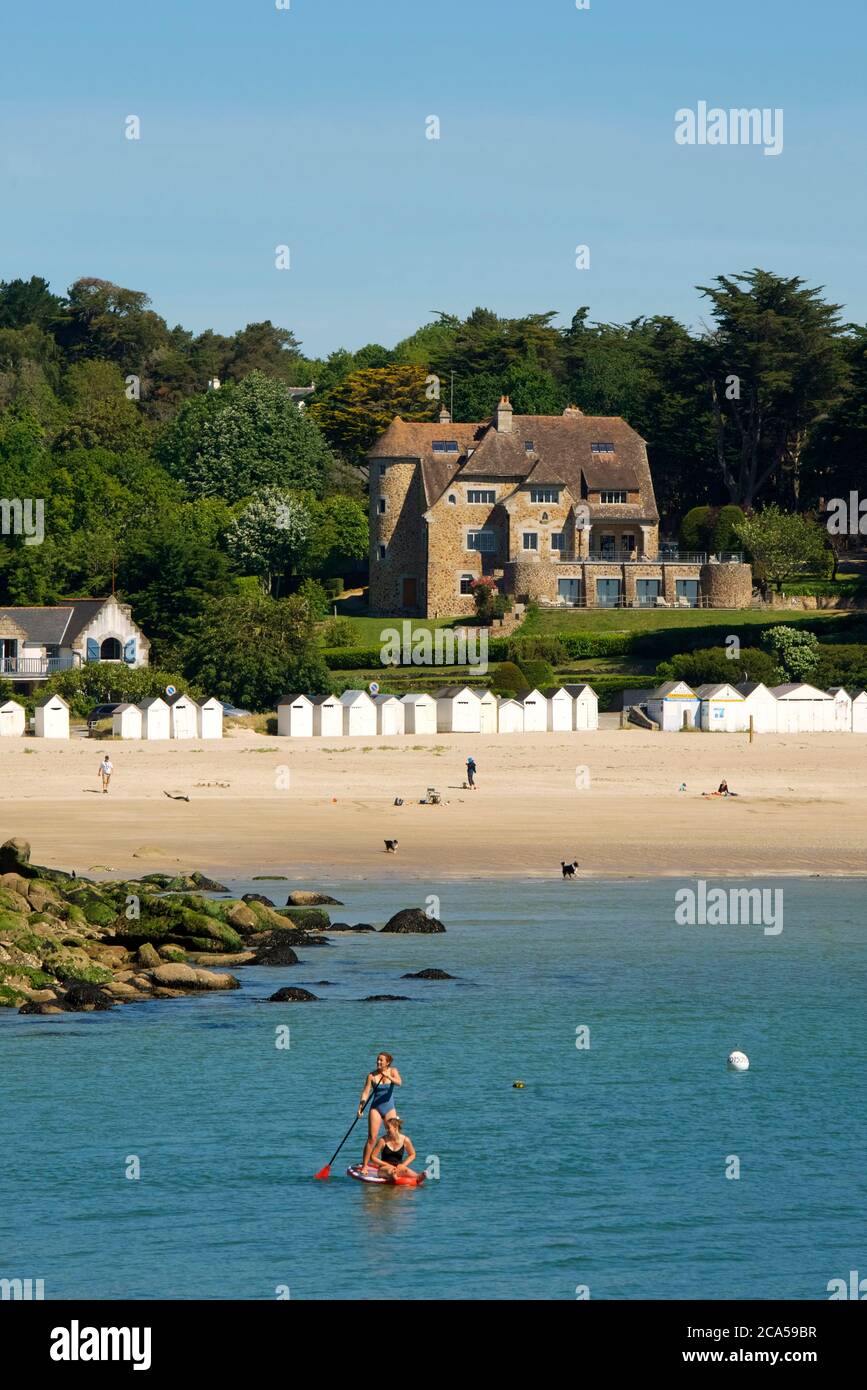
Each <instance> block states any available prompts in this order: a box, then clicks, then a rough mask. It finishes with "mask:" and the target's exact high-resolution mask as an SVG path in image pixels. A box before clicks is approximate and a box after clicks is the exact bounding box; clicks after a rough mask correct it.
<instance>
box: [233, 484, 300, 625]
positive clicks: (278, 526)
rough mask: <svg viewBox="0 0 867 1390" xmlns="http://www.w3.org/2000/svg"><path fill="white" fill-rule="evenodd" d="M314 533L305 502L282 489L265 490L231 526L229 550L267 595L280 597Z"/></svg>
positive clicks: (239, 565)
mask: <svg viewBox="0 0 867 1390" xmlns="http://www.w3.org/2000/svg"><path fill="white" fill-rule="evenodd" d="M312 530H313V522H312V518H311V516H310V512H309V511H308V509H307V508H306V507H305V505H304V503H303V502H302V501H300V500H299V499H298V498H296V497H293V496H292V494H291V493H289V492H283V491H282V490H281V489H280V488H276V487H269V488H262V489H261V491H259V492H257V493H256V494H255V496H253V497H251V499H250V501H249V502H248V503H247V505H246V506H245V507H244V509H243V511H242V512H240V514H239V515H238V516H237V517H236V518H235V520H234V521H233V523H232V525H231V526H230V527H229V530H228V531H227V533H226V548H227V549H228V552H229V554H230V555H231V557H232V559H233V560H234V561H235V563H236V565H237V566H238V568H239V569H240V570H241V571H242V573H244V574H255V575H257V576H258V577H259V579H260V580H261V582H262V588H263V590H264V592H265V593H266V594H270V595H271V597H272V598H279V596H280V589H281V587H282V585H283V582H284V579H285V577H286V575H287V574H291V573H292V571H293V569H294V568H295V565H296V563H297V561H298V559H299V558H300V556H301V555H302V554H303V553H304V551H305V549H306V548H307V545H308V542H309V540H310V535H311V532H312Z"/></svg>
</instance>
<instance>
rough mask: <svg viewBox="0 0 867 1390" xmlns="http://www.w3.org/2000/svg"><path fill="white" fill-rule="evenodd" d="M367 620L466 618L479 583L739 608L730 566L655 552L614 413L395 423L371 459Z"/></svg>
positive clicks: (641, 447)
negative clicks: (369, 615) (476, 421)
mask: <svg viewBox="0 0 867 1390" xmlns="http://www.w3.org/2000/svg"><path fill="white" fill-rule="evenodd" d="M368 458H369V460H370V523H371V524H370V534H371V552H370V611H371V613H374V614H389V615H394V614H400V615H404V616H407V617H428V618H437V617H442V616H447V615H452V614H457V615H460V614H469V613H472V612H473V611H474V607H475V605H474V603H473V597H472V589H471V585H472V582H473V580H474V579H478V578H479V577H481V576H482V575H486V576H490V577H492V578H493V579H495V580H496V581H497V583H498V585H499V587H500V588H501V589H502V590H503V591H504V592H506V593H508V594H511V595H512V596H513V597H514V598H515V599H518V600H520V601H527V600H533V601H535V602H537V603H541V604H543V605H544V604H548V605H555V606H568V607H585V606H587V607H603V608H606V607H621V606H628V607H654V606H663V605H668V606H671V607H695V606H697V605H699V604H702V605H706V606H709V607H714V608H740V607H746V606H748V605H749V603H750V600H751V597H752V572H751V570H750V567H749V565H745V564H743V563H742V562H741V557H740V556H715V555H714V556H711V555H704V554H692V553H691V554H683V553H680V552H679V551H678V548H677V547H676V546H674V545H662V546H661V545H660V540H659V513H658V511H657V509H656V499H655V497H654V494H653V482H652V480H651V476H650V467H649V464H648V460H647V448H646V445H645V442H644V440H643V439H642V438H641V437H640V435H638V434H636V432H635V430H633V429H631V428H630V426H629V425H627V423H626V421H625V420H622V419H620V418H619V417H617V416H598V415H585V414H584V413H583V412H582V411H580V410H578V409H577V407H575V406H569V407H568V408H567V409H566V410H564V412H563V414H562V415H515V414H514V413H513V410H512V406H511V404H510V403H509V399H508V397H507V396H503V397H502V398H501V400H500V403H499V405H498V406H497V409H496V411H495V413H494V416H493V419H491V420H487V421H484V422H483V423H481V424H463V425H462V424H456V423H454V422H453V421H452V419H451V417H450V415H449V413H448V411H447V410H445V409H443V410H442V411H441V412H440V416H439V420H438V421H437V422H436V423H433V424H427V423H424V424H418V423H410V422H407V421H404V420H402V419H401V418H400V417H399V416H396V417H395V419H394V420H393V421H392V422H391V424H390V425H389V427H388V429H387V430H386V431H385V433H384V434H383V435H381V436H380V438H379V439H378V440H377V442H376V444H375V445H374V446H373V448H372V449H371V450H370V452H369V455H368Z"/></svg>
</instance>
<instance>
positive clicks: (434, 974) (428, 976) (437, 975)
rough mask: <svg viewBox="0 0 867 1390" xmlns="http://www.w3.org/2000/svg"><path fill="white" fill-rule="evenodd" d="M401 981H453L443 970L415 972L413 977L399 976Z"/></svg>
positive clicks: (451, 976)
mask: <svg viewBox="0 0 867 1390" xmlns="http://www.w3.org/2000/svg"><path fill="white" fill-rule="evenodd" d="M400 978H401V979H402V980H453V979H454V978H455V977H454V975H448V974H447V973H446V972H445V970H434V969H428V970H417V971H416V972H415V974H414V975H401V977H400Z"/></svg>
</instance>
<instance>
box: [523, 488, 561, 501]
mask: <svg viewBox="0 0 867 1390" xmlns="http://www.w3.org/2000/svg"><path fill="white" fill-rule="evenodd" d="M530 501H531V502H559V501H560V489H559V488H556V487H531V488H530Z"/></svg>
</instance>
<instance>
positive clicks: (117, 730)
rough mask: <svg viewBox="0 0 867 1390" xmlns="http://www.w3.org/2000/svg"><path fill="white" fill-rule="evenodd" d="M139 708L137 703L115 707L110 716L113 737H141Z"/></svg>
mask: <svg viewBox="0 0 867 1390" xmlns="http://www.w3.org/2000/svg"><path fill="white" fill-rule="evenodd" d="M141 725H142V719H141V710H140V709H139V707H138V705H127V706H126V708H125V709H116V710H115V712H114V714H113V715H112V716H111V732H112V733H113V734H114V736H115V738H141Z"/></svg>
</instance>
